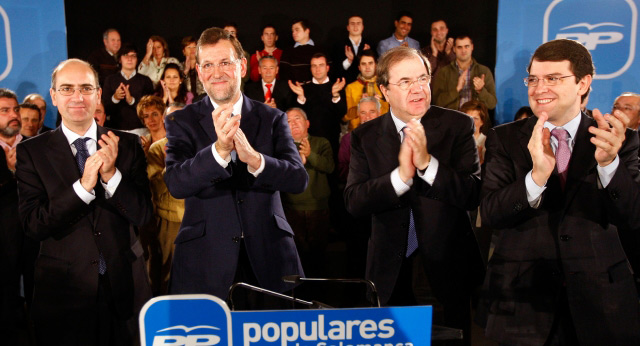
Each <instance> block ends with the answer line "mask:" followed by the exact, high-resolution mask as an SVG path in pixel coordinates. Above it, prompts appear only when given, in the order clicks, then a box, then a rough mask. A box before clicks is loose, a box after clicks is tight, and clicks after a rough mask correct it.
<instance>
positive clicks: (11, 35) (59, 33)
mask: <svg viewBox="0 0 640 346" xmlns="http://www.w3.org/2000/svg"><path fill="white" fill-rule="evenodd" d="M66 58H67V35H66V27H65V17H64V1H63V0H8V1H7V0H2V1H1V2H0V87H3V88H9V89H11V90H13V91H15V92H16V94H18V101H22V99H23V98H24V97H25V96H27V95H28V94H31V93H38V94H40V95H42V96H44V98H45V100H46V101H47V115H46V118H45V124H46V125H47V126H49V127H53V126H54V125H55V117H56V110H55V107H53V105H52V104H51V97H50V96H49V87H50V83H51V72H52V71H53V68H54V67H56V65H58V63H59V62H60V61H62V60H64V59H66Z"/></svg>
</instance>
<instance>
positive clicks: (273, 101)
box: [244, 55, 293, 111]
mask: <svg viewBox="0 0 640 346" xmlns="http://www.w3.org/2000/svg"><path fill="white" fill-rule="evenodd" d="M256 68H257V69H258V73H259V74H260V77H261V78H260V80H259V81H256V82H249V83H247V85H246V86H245V87H244V93H245V94H246V95H247V96H248V97H249V98H252V99H254V100H256V101H264V103H265V104H266V105H268V106H269V107H271V108H278V109H280V110H281V111H285V110H287V109H288V108H289V105H290V104H291V103H293V93H292V92H291V89H290V88H289V85H288V84H287V81H279V80H277V79H276V76H277V75H278V60H277V59H276V58H275V57H274V56H273V55H265V56H263V57H262V58H260V60H259V62H258V66H256Z"/></svg>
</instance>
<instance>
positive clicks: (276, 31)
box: [260, 24, 278, 35]
mask: <svg viewBox="0 0 640 346" xmlns="http://www.w3.org/2000/svg"><path fill="white" fill-rule="evenodd" d="M266 28H272V29H273V31H275V33H276V35H278V29H276V27H275V26H274V25H273V24H267V25H263V26H262V29H261V30H260V35H262V34H263V33H264V29H266Z"/></svg>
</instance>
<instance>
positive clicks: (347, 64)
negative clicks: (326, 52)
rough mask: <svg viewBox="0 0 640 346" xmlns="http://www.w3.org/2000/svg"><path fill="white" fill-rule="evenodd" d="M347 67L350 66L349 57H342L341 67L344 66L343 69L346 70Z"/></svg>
mask: <svg viewBox="0 0 640 346" xmlns="http://www.w3.org/2000/svg"><path fill="white" fill-rule="evenodd" d="M349 67H351V63H350V62H349V58H347V59H344V61H343V62H342V68H344V69H345V70H348V69H349Z"/></svg>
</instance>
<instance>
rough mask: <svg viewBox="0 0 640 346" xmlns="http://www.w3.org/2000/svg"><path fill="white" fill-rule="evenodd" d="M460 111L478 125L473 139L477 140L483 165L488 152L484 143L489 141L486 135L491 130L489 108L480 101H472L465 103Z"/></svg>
mask: <svg viewBox="0 0 640 346" xmlns="http://www.w3.org/2000/svg"><path fill="white" fill-rule="evenodd" d="M460 111H461V112H463V113H466V114H467V115H468V116H470V117H471V118H473V123H474V124H475V125H476V132H474V133H473V138H475V140H476V146H477V147H478V156H480V164H482V163H483V162H484V153H485V151H486V148H485V146H484V142H485V140H487V136H486V135H485V134H486V133H487V131H488V130H489V129H490V128H491V120H489V111H488V110H487V106H485V105H484V103H482V102H480V101H478V100H471V101H469V102H465V104H463V105H462V107H460Z"/></svg>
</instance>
